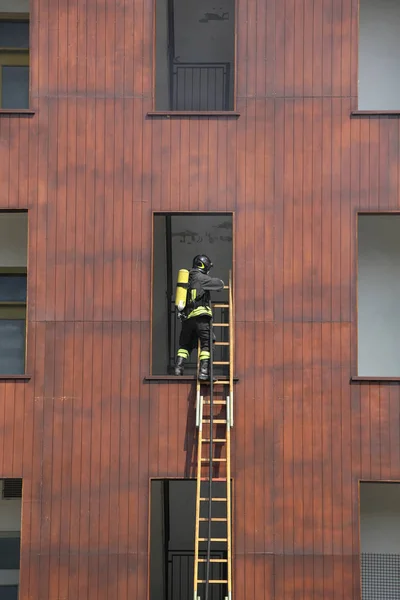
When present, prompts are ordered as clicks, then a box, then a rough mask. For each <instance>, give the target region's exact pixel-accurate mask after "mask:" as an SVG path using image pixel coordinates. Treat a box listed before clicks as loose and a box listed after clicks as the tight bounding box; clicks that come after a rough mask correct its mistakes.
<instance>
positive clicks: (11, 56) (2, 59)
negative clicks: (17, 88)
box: [0, 12, 32, 114]
mask: <svg viewBox="0 0 400 600" xmlns="http://www.w3.org/2000/svg"><path fill="white" fill-rule="evenodd" d="M7 21H8V22H9V21H23V22H26V23H28V27H29V45H28V48H18V47H17V48H9V47H7V46H4V47H0V114H1V113H32V110H31V69H30V53H31V20H30V14H29V13H1V12H0V22H3V23H4V22H7ZM3 66H18V67H19V66H21V67H28V68H29V74H28V106H27V107H26V108H3V107H2V105H1V101H2V67H3Z"/></svg>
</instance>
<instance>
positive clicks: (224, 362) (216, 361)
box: [213, 360, 231, 365]
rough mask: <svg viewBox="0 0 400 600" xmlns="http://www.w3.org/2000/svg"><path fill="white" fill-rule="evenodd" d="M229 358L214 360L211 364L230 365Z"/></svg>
mask: <svg viewBox="0 0 400 600" xmlns="http://www.w3.org/2000/svg"><path fill="white" fill-rule="evenodd" d="M230 364H231V363H230V362H229V360H214V362H213V365H230Z"/></svg>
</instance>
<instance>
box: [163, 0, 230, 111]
mask: <svg viewBox="0 0 400 600" xmlns="http://www.w3.org/2000/svg"><path fill="white" fill-rule="evenodd" d="M234 59H235V0H220V2H218V3H217V4H216V3H215V2H211V1H210V0H202V1H201V2H200V1H199V0H156V90H155V92H156V94H155V95H156V110H171V111H173V110H178V111H221V110H222V111H223V110H233V108H234Z"/></svg>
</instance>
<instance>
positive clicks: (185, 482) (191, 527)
mask: <svg viewBox="0 0 400 600" xmlns="http://www.w3.org/2000/svg"><path fill="white" fill-rule="evenodd" d="M218 487H220V488H221V489H220V492H219V490H218ZM225 493H226V485H225V484H222V483H219V482H214V483H213V496H214V497H221V498H223V497H224V496H225ZM215 504H216V507H215V509H214V513H213V516H214V517H215V518H218V517H219V518H223V517H224V514H225V513H224V511H225V504H224V503H223V502H216V503H215ZM206 509H207V507H206V504H205V503H204V508H203V510H204V515H203V516H204V517H206V516H207V514H206V513H207V510H206ZM195 510H196V481H195V480H194V479H156V480H152V481H151V489H150V600H187V599H188V598H192V597H193V574H194V540H195ZM213 527H214V529H213V535H215V537H221V538H223V537H225V535H226V525H225V524H224V523H214V525H213ZM220 546H221V549H218V543H214V545H213V551H212V558H220V559H226V550H225V548H226V545H225V546H224V544H223V543H222V542H221V544H220ZM205 554H206V553H205V552H204V557H205ZM210 579H226V563H212V571H211V577H210ZM209 600H224V597H223V590H222V589H219V586H218V588H215V589H214V590H213V589H211V591H210V596H209Z"/></svg>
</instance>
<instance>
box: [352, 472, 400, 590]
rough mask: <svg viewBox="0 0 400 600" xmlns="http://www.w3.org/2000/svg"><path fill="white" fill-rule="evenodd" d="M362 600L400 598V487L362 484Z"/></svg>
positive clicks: (378, 483) (395, 484)
mask: <svg viewBox="0 0 400 600" xmlns="http://www.w3.org/2000/svg"><path fill="white" fill-rule="evenodd" d="M360 543H361V548H360V550H361V592H362V595H361V597H362V600H383V599H384V598H388V599H390V598H398V597H399V574H400V484H399V483H392V482H361V484H360Z"/></svg>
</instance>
